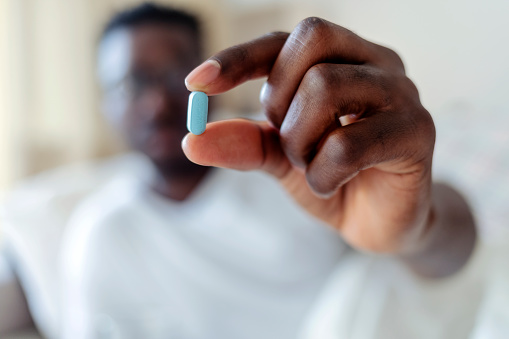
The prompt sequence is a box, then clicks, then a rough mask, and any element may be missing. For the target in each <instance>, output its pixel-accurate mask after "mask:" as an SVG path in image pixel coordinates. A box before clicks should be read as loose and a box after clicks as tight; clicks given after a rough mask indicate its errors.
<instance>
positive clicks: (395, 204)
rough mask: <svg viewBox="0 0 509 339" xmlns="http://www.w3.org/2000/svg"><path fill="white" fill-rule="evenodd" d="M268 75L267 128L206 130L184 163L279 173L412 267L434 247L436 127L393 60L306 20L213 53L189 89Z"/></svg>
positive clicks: (302, 198)
mask: <svg viewBox="0 0 509 339" xmlns="http://www.w3.org/2000/svg"><path fill="white" fill-rule="evenodd" d="M263 76H268V79H267V82H266V84H265V86H264V88H263V90H262V93H261V102H262V104H263V105H264V108H265V112H266V115H267V118H268V122H252V121H247V120H230V121H222V122H216V123H211V124H209V125H208V126H207V130H206V131H205V133H204V134H202V135H200V136H194V135H187V136H186V138H185V139H184V140H183V149H184V152H185V153H186V155H187V157H188V158H189V159H190V160H191V161H193V162H196V163H198V164H202V165H210V166H216V167H227V168H233V169H239V170H254V169H261V170H264V171H266V172H268V173H270V174H272V175H274V176H275V177H277V178H278V179H279V180H280V182H281V184H282V185H283V186H284V187H285V188H286V190H287V191H288V192H289V193H290V194H291V195H292V196H293V197H294V198H295V200H296V201H297V202H298V203H299V204H300V205H302V206H303V207H304V208H305V209H306V210H307V211H308V212H309V213H311V214H313V215H315V216H316V217H318V218H320V219H322V220H323V221H325V222H326V223H328V224H330V225H331V226H332V227H334V228H336V229H337V230H339V231H340V232H341V234H342V236H343V237H344V239H345V240H346V241H347V242H348V243H350V244H351V245H352V246H354V247H356V248H358V249H361V250H366V251H372V252H379V253H392V254H398V255H401V256H402V257H404V258H412V260H414V259H415V258H419V256H420V255H421V254H423V255H424V254H425V253H427V252H428V251H429V249H430V248H434V246H435V242H434V241H432V240H431V239H434V236H433V234H435V233H436V232H435V231H434V229H435V228H437V227H439V225H440V224H439V223H436V222H434V219H435V216H434V213H433V209H432V198H431V182H432V181H431V162H432V156H433V147H434V142H435V128H434V124H433V121H432V119H431V116H430V115H429V113H428V112H427V111H426V109H424V107H423V106H422V105H421V103H420V100H419V95H418V91H417V89H416V87H415V86H414V84H413V83H412V82H411V81H410V80H409V79H408V78H407V77H406V75H405V70H404V67H403V63H402V62H401V59H400V58H399V57H398V55H397V54H396V53H395V52H393V51H392V50H390V49H387V48H385V47H382V46H379V45H376V44H373V43H371V42H368V41H366V40H364V39H362V38H360V37H358V36H357V35H355V34H354V33H352V32H350V31H348V30H346V29H345V28H342V27H340V26H337V25H334V24H332V23H330V22H327V21H325V20H322V19H319V18H308V19H306V20H304V21H302V22H301V23H300V24H299V25H298V26H297V27H296V28H295V30H294V31H293V32H292V33H291V34H287V33H272V34H268V35H265V36H263V37H261V38H259V39H256V40H253V41H250V42H248V43H245V44H242V45H238V46H235V47H232V48H229V49H227V50H224V51H222V52H220V53H218V54H216V55H214V56H212V57H211V58H210V59H209V60H207V61H206V62H205V63H204V64H202V65H201V66H199V67H198V68H197V69H195V70H194V71H193V72H192V73H191V74H190V75H189V76H188V78H187V79H186V84H187V87H188V89H189V90H193V91H203V92H205V93H207V94H208V95H215V94H219V93H222V92H225V91H227V90H229V89H231V88H233V87H235V86H237V85H239V84H241V83H243V82H245V81H247V80H250V79H253V78H258V77H263ZM442 234H443V232H442ZM470 250H471V249H469V250H468V251H467V255H466V257H468V253H470ZM444 260H447V258H444ZM465 260H466V259H465ZM419 262H420V264H422V263H423V261H419ZM424 262H426V261H424ZM463 262H464V260H463V261H461V264H460V267H461V265H462V264H463ZM425 266H426V265H425ZM455 269H456V268H455ZM419 270H422V272H424V274H426V275H442V273H439V274H438V273H437V274H435V273H434V272H432V271H433V270H431V269H430V268H429V267H425V268H424V269H422V267H420V268H419Z"/></svg>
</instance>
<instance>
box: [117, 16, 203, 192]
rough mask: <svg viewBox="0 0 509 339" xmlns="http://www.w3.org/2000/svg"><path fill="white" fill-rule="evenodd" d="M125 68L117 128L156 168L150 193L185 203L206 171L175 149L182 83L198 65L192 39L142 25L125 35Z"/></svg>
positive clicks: (183, 104)
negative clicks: (127, 52) (127, 48)
mask: <svg viewBox="0 0 509 339" xmlns="http://www.w3.org/2000/svg"><path fill="white" fill-rule="evenodd" d="M128 36H129V40H130V60H129V65H130V66H129V69H128V71H127V74H125V78H124V79H125V80H124V86H125V88H126V94H127V95H126V96H125V100H126V102H125V103H123V105H125V111H124V112H122V119H121V129H122V133H123V134H124V136H125V138H126V139H127V141H128V143H129V145H130V146H131V147H132V148H133V149H135V150H138V151H140V152H142V153H144V154H146V155H147V156H148V157H149V158H150V160H151V161H152V162H153V164H154V165H155V167H156V169H157V177H156V178H155V181H154V183H153V188H154V190H156V191H157V192H158V193H160V194H161V195H163V196H165V197H167V198H169V199H172V200H176V201H183V200H185V199H186V198H187V197H188V196H189V195H190V194H191V193H192V192H193V190H194V189H195V188H196V187H197V186H198V185H199V183H200V182H201V180H202V179H203V178H204V177H205V175H206V174H207V172H208V170H209V168H208V167H203V166H198V165H196V164H194V163H192V162H190V161H189V160H188V159H187V158H186V157H185V155H184V153H183V152H182V148H181V146H180V144H181V140H182V138H183V137H184V136H185V135H186V133H187V130H186V111H187V97H188V94H189V92H188V91H187V89H186V87H185V84H184V78H185V76H186V74H187V73H188V72H189V71H190V70H192V68H193V67H195V66H196V65H198V64H199V61H200V53H199V46H198V42H197V39H196V38H195V36H194V35H193V34H192V32H191V31H190V30H189V29H188V28H186V27H183V26H178V25H164V24H143V25H140V26H137V27H135V28H130V29H129V30H128Z"/></svg>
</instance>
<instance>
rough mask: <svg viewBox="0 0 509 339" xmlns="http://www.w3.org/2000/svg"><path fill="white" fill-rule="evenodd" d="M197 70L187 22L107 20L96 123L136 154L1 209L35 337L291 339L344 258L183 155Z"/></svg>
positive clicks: (160, 13)
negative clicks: (192, 75)
mask: <svg viewBox="0 0 509 339" xmlns="http://www.w3.org/2000/svg"><path fill="white" fill-rule="evenodd" d="M200 60H202V56H201V41H200V33H199V30H198V24H197V21H196V19H194V18H193V17H191V16H189V15H187V14H185V13H182V12H179V11H174V10H171V9H166V8H162V7H159V6H155V5H142V6H139V7H136V8H134V9H131V10H128V11H125V12H122V13H120V14H119V15H117V16H116V17H114V18H113V19H112V20H111V21H110V23H109V24H108V25H107V27H106V29H105V31H104V33H103V35H102V38H101V42H100V46H99V53H98V73H99V78H100V81H101V85H102V88H103V89H104V107H105V113H106V115H107V118H108V119H109V120H110V121H111V123H112V124H113V125H114V126H115V127H117V128H118V129H119V130H120V132H121V133H122V135H123V136H124V137H125V138H126V140H127V141H128V144H129V145H130V146H131V147H132V148H133V149H135V150H136V151H139V152H140V153H141V154H143V156H140V155H132V154H131V155H127V156H122V157H119V158H115V159H112V160H110V161H107V162H106V163H103V164H100V165H93V166H89V168H87V169H84V170H83V169H82V168H77V169H76V170H73V169H67V170H65V171H66V172H67V173H66V172H65V171H64V170H58V172H56V173H55V172H53V173H50V174H45V175H43V176H42V177H40V178H39V179H36V180H35V181H33V182H32V183H30V184H29V185H28V186H30V187H29V188H28V189H27V190H25V191H28V193H27V192H23V190H21V191H22V192H17V193H16V194H15V196H14V197H13V198H12V199H11V201H10V202H8V203H7V204H6V206H5V208H4V218H3V219H4V220H5V225H6V232H7V233H6V239H7V247H6V248H7V250H8V258H9V261H10V262H11V266H13V267H14V268H15V272H16V273H17V275H18V277H19V280H20V281H21V285H22V286H23V289H24V291H25V294H26V296H27V299H28V303H29V306H30V311H31V314H32V317H33V319H34V321H35V323H36V325H37V326H38V328H39V329H40V331H41V332H42V333H43V334H44V336H45V337H48V338H57V337H64V338H100V337H105V336H106V337H119V338H179V337H181V338H191V337H199V338H204V337H208V338H210V337H217V338H260V337H263V338H293V337H295V336H296V333H297V331H298V330H299V327H300V323H301V322H302V321H303V318H304V317H305V315H306V313H307V312H308V309H309V307H310V306H311V304H312V303H313V300H314V299H315V298H316V295H317V293H318V292H319V291H320V289H321V287H322V286H323V284H324V283H325V281H326V279H327V277H328V276H329V275H330V273H331V271H332V269H333V267H334V266H335V264H336V262H337V260H338V259H339V257H340V254H341V253H342V252H343V251H344V250H345V249H346V246H345V245H344V244H343V242H342V241H341V239H340V238H339V236H338V235H337V234H335V232H334V231H333V230H331V229H328V228H327V227H324V226H323V225H320V223H319V222H318V221H317V220H315V219H312V218H310V217H309V216H308V215H306V213H305V212H303V211H300V210H299V208H297V206H295V205H294V203H293V202H292V201H291V199H289V198H288V197H287V196H286V194H285V193H284V191H282V190H281V189H279V188H278V187H277V184H276V183H275V182H273V181H272V180H271V179H270V178H267V177H265V176H264V175H262V174H254V173H253V174H248V175H243V174H241V173H236V172H233V171H228V170H211V169H210V168H208V167H203V166H198V165H195V164H194V163H192V162H190V161H189V160H188V159H187V158H186V157H185V155H184V153H183V152H182V148H181V140H182V138H183V137H184V136H185V134H186V123H185V119H186V114H185V113H186V109H187V100H188V94H189V92H188V91H187V89H186V87H185V83H184V79H185V76H186V75H187V74H188V73H189V72H190V71H191V70H192V68H193V67H195V66H196V65H198V64H199V62H200ZM63 171H64V173H62V172H63ZM38 182H39V183H40V182H44V183H43V184H41V185H37V183H38ZM34 190H35V191H36V192H35V193H34V192H33V191H34ZM28 200H30V204H27V201H28ZM27 210H29V211H30V213H28V214H26V213H24V211H27ZM41 222H43V223H44V228H42V227H41ZM59 261H62V265H61V267H62V269H59V267H58V265H57V263H58V262H59ZM60 277H61V278H60ZM20 303H21V301H20ZM20 313H21V312H20ZM21 320H23V319H21Z"/></svg>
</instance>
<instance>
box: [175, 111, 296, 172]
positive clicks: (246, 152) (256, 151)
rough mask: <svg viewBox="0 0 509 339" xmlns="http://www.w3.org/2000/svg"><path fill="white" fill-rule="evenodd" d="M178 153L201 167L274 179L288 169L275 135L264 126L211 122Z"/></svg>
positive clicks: (247, 122)
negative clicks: (257, 172) (261, 174)
mask: <svg viewBox="0 0 509 339" xmlns="http://www.w3.org/2000/svg"><path fill="white" fill-rule="evenodd" d="M182 149H183V150H184V154H185V155H186V156H187V158H188V159H189V160H190V161H192V162H194V163H196V164H199V165H204V166H214V167H225V168H231V169H236V170H241V171H248V170H263V171H265V172H268V173H269V174H272V175H274V176H275V177H276V178H278V179H282V178H283V177H285V176H286V174H288V172H290V170H291V169H292V166H291V165H290V162H289V161H288V158H287V157H286V155H285V154H284V152H283V150H282V148H281V144H280V143H279V132H278V131H277V130H276V129H275V128H273V127H272V126H270V125H269V124H268V123H267V122H260V121H250V120H243V119H233V120H224V121H218V122H212V123H209V124H207V128H206V130H205V132H204V133H203V134H201V135H194V134H187V135H186V136H185V137H184V139H183V140H182Z"/></svg>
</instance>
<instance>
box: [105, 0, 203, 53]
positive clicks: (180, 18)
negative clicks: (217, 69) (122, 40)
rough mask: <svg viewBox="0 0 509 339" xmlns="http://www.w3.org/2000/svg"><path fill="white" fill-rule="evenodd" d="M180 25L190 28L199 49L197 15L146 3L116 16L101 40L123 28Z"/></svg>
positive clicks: (199, 38)
mask: <svg viewBox="0 0 509 339" xmlns="http://www.w3.org/2000/svg"><path fill="white" fill-rule="evenodd" d="M151 23H156V24H168V25H179V26H183V27H186V28H188V29H189V30H190V31H191V33H192V34H193V35H194V37H195V39H196V43H197V45H198V47H199V46H200V45H201V27H200V22H199V20H198V18H197V17H196V16H195V15H192V14H190V13H187V12H185V11H183V10H180V9H175V8H171V7H167V6H162V5H157V4H154V3H151V2H145V3H143V4H141V5H138V6H135V7H132V8H128V9H126V10H123V11H121V12H119V13H117V14H115V15H114V16H113V17H112V18H111V19H110V20H109V21H108V22H107V23H106V26H105V27H104V30H103V31H102V34H101V40H102V39H103V38H104V37H105V36H106V35H108V33H110V32H112V31H114V30H117V29H121V28H135V27H137V26H140V25H144V24H151Z"/></svg>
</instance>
